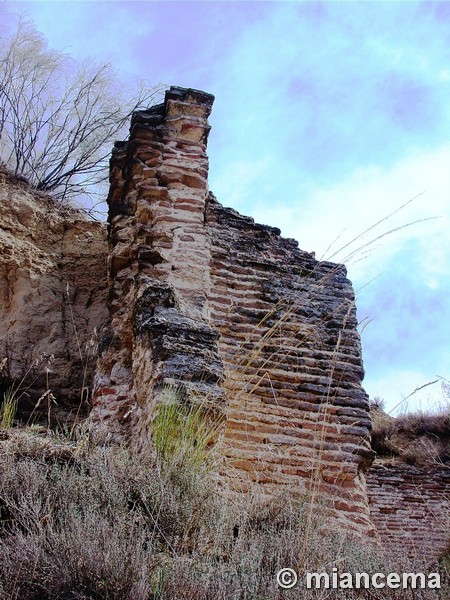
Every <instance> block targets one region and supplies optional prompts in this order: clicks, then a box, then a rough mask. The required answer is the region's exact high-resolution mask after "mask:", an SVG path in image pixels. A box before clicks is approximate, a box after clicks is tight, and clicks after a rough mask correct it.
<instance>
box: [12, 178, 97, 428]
mask: <svg viewBox="0 0 450 600" xmlns="http://www.w3.org/2000/svg"><path fill="white" fill-rule="evenodd" d="M107 250H108V248H107V244H106V228H105V226H104V224H102V223H95V222H92V221H89V220H88V219H86V218H85V216H84V215H83V214H82V213H81V212H79V211H77V210H70V209H68V208H63V207H61V206H60V205H58V204H57V203H55V202H54V201H52V199H51V198H50V197H48V196H45V195H43V194H39V193H37V192H36V191H35V190H33V189H32V188H31V187H30V186H28V185H25V184H23V183H22V184H20V183H18V182H17V181H15V180H14V178H13V177H11V176H9V175H8V174H7V173H6V172H0V362H1V360H2V359H3V358H4V357H5V356H6V357H7V358H8V362H7V365H6V370H4V371H3V372H2V373H1V374H0V386H1V385H4V386H5V387H8V385H10V383H11V380H18V381H20V380H21V379H22V377H23V376H24V375H26V374H28V375H27V376H26V377H25V381H24V384H23V385H22V389H23V388H24V387H28V386H30V387H29V388H28V389H27V390H26V394H25V393H24V394H22V395H21V396H20V401H19V414H20V415H21V416H23V417H26V418H28V415H29V414H30V413H31V412H32V411H33V410H35V406H36V403H37V399H38V398H39V397H40V396H41V395H42V394H43V393H44V392H45V391H46V390H47V389H48V388H49V389H51V391H52V393H53V395H54V396H55V397H56V402H57V404H53V405H52V407H51V408H52V411H51V414H52V415H53V416H54V417H58V418H59V419H60V421H61V422H63V421H64V420H65V419H67V418H68V413H71V414H72V416H75V414H77V413H78V414H79V413H80V412H81V414H83V413H85V412H86V411H87V408H88V404H87V402H86V401H87V400H88V397H89V391H90V386H91V382H92V376H93V371H94V367H95V357H94V356H93V354H94V353H95V343H94V339H93V336H94V332H95V330H96V329H98V328H99V327H100V326H101V324H102V323H103V321H104V320H105V319H106V318H107V309H106V296H107V281H106V256H107ZM91 341H92V344H91V343H90V342H91ZM50 356H52V357H53V358H52V359H51V360H50V361H49V360H48V359H49V357H50ZM47 369H48V373H47ZM5 372H6V377H5ZM2 391H3V390H2V389H0V398H1V392H2ZM42 404H43V402H41V405H42ZM45 412H46V411H45ZM33 414H34V415H35V416H36V412H34V413H33ZM37 414H39V411H38V413H37Z"/></svg>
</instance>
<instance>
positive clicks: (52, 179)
mask: <svg viewBox="0 0 450 600" xmlns="http://www.w3.org/2000/svg"><path fill="white" fill-rule="evenodd" d="M162 90H163V86H161V85H158V86H153V87H151V88H149V89H147V90H144V89H143V88H142V87H141V90H140V91H139V93H138V94H137V96H136V97H135V98H134V99H131V100H130V99H129V98H130V94H129V93H128V94H127V91H126V90H124V89H123V87H122V86H121V85H120V84H119V82H118V79H117V76H116V74H115V73H114V71H113V69H112V68H111V66H110V65H102V66H98V65H93V64H89V63H83V64H77V63H76V62H75V61H74V60H72V59H71V58H70V57H68V56H66V55H64V54H60V53H58V52H55V51H53V50H51V49H49V48H48V46H47V42H46V40H45V38H44V37H43V36H42V35H41V34H40V33H39V32H38V31H36V29H35V28H34V26H33V25H31V24H30V23H26V22H23V21H22V22H21V23H20V24H19V25H18V27H17V31H16V32H15V34H14V35H13V36H12V37H11V38H10V39H9V40H7V41H6V42H4V43H3V44H0V163H3V164H5V165H6V166H7V167H8V168H9V169H10V170H11V171H12V172H13V173H14V174H15V175H20V176H23V177H26V178H27V179H28V180H29V181H30V183H32V184H33V185H35V186H36V187H37V189H39V190H43V191H47V192H51V193H52V195H53V196H54V197H55V198H56V199H58V200H60V201H65V200H70V199H74V198H75V197H78V198H77V199H78V200H80V198H79V196H80V195H82V196H84V197H85V201H86V198H90V199H91V202H92V203H94V204H93V205H94V206H95V205H96V204H95V202H96V197H97V196H98V193H99V191H98V190H99V184H100V183H101V182H103V181H106V180H107V178H108V169H107V161H108V158H109V155H110V148H111V145H112V143H113V141H114V138H116V137H122V135H124V133H125V132H124V129H125V126H126V125H127V123H128V121H129V118H130V116H131V114H132V113H133V111H135V110H136V109H138V108H143V107H146V106H148V105H149V104H150V103H153V102H154V101H155V98H157V97H158V96H159V95H160V94H161V92H162Z"/></svg>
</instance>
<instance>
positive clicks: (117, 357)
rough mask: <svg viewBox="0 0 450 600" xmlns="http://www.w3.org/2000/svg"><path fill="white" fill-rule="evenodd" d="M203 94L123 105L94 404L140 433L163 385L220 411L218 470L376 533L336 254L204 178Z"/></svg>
mask: <svg viewBox="0 0 450 600" xmlns="http://www.w3.org/2000/svg"><path fill="white" fill-rule="evenodd" d="M212 102H213V97H212V96H210V95H209V94H205V93H203V92H199V91H196V90H185V89H181V88H171V89H170V90H169V91H168V92H167V93H166V98H165V102H164V104H162V105H158V106H156V107H153V108H152V109H149V110H148V111H142V112H139V113H136V114H135V116H134V117H133V121H132V125H131V132H130V140H129V141H128V142H127V143H119V144H117V145H116V148H115V151H114V154H113V158H112V161H111V191H110V196H109V206H110V225H111V229H110V237H109V242H110V251H111V258H110V264H109V273H110V299H109V314H110V322H109V324H108V326H107V327H105V329H104V331H103V336H102V342H101V347H102V354H101V358H100V361H99V364H98V370H97V375H96V392H95V408H94V411H93V419H94V420H96V421H99V422H102V423H104V424H106V426H107V427H108V429H109V431H110V432H111V433H112V434H113V435H114V436H116V437H117V438H118V439H121V438H124V437H125V438H129V439H130V440H131V441H132V442H133V443H134V444H136V443H137V444H140V445H142V444H144V443H145V442H146V441H148V440H149V435H150V433H151V424H152V419H153V418H154V416H155V412H156V410H157V408H158V405H159V403H160V402H164V401H166V400H167V389H170V386H173V385H176V386H177V387H178V390H181V393H180V391H179V392H178V395H179V396H181V398H180V397H179V398H178V399H179V400H183V399H189V398H190V399H191V400H192V401H194V400H196V399H199V398H202V399H203V401H205V399H206V402H208V404H209V405H210V406H212V407H213V408H214V410H215V411H217V412H218V413H220V414H223V415H224V416H225V418H226V425H225V427H224V433H223V437H222V439H221V440H220V441H219V447H220V448H221V450H222V452H223V455H224V457H225V459H226V462H225V465H224V473H226V475H227V477H228V478H229V479H230V480H231V484H232V485H233V486H234V487H236V488H239V489H242V488H244V489H248V488H249V487H251V486H252V485H253V484H256V485H258V486H259V488H260V489H261V490H267V492H268V493H272V492H273V491H274V490H280V489H282V488H283V486H288V487H289V489H290V490H293V489H294V490H297V491H298V492H299V493H304V492H306V491H309V492H310V493H313V494H315V495H316V498H317V500H318V501H320V502H321V501H324V503H326V504H327V506H328V507H329V509H330V511H331V512H332V514H333V515H334V516H335V517H336V518H337V519H339V522H340V523H341V524H343V525H345V526H346V527H350V528H353V529H357V530H358V531H363V532H364V533H371V534H373V533H374V530H373V527H372V525H371V523H370V519H369V511H368V506H367V499H366V496H365V488H364V482H365V472H366V469H367V466H368V465H369V464H370V462H371V458H372V452H371V450H370V445H369V430H370V419H369V417H368V401H367V396H366V394H365V392H364V390H363V389H362V387H361V379H362V377H363V367H362V360H361V347H360V341H359V336H358V334H357V331H356V316H355V305H354V295H353V290H352V286H351V283H350V282H349V281H348V280H347V279H346V273H345V268H344V267H343V266H340V265H335V264H331V263H326V262H318V261H316V260H315V259H314V257H313V256H312V255H310V254H308V253H306V252H302V251H300V250H299V249H298V245H297V243H296V242H295V241H293V240H289V239H284V238H282V237H281V236H280V232H279V230H277V229H274V228H271V227H266V226H262V225H257V224H255V223H254V221H253V220H252V219H250V218H247V217H242V216H241V215H239V214H238V213H236V212H235V211H233V210H230V209H225V208H223V207H222V206H221V205H220V204H219V203H218V202H217V201H216V200H215V198H214V197H213V196H212V195H211V194H210V193H209V192H208V185H207V171H208V159H207V156H206V140H207V136H208V132H209V125H208V122H207V118H208V116H209V113H210V111H211V107H212Z"/></svg>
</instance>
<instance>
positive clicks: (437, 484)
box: [367, 461, 450, 561]
mask: <svg viewBox="0 0 450 600" xmlns="http://www.w3.org/2000/svg"><path fill="white" fill-rule="evenodd" d="M449 490H450V467H448V466H445V465H442V466H430V468H428V469H423V468H418V467H414V466H410V465H407V464H401V463H396V462H392V461H391V462H390V461H387V462H381V461H380V462H378V461H375V463H374V465H373V466H372V468H371V469H370V471H369V473H368V476H367V492H368V496H369V506H370V514H371V517H372V520H373V522H374V524H375V526H376V527H377V530H378V532H379V534H380V537H381V541H382V543H383V545H384V546H385V547H387V548H389V549H391V550H392V551H393V552H394V553H398V552H406V553H407V554H408V555H409V556H410V557H411V558H413V557H416V556H418V557H422V558H424V559H425V560H428V561H431V560H433V559H435V558H438V557H439V556H440V555H441V554H443V553H444V552H445V551H447V552H448V551H449V549H450V493H449Z"/></svg>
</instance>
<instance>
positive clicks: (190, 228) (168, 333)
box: [93, 88, 225, 440]
mask: <svg viewBox="0 0 450 600" xmlns="http://www.w3.org/2000/svg"><path fill="white" fill-rule="evenodd" d="M212 103H213V97H212V96H211V95H209V94H205V93H203V92H198V91H195V90H181V89H180V88H172V89H171V90H170V91H169V92H167V93H166V98H165V102H164V104H163V105H159V106H156V107H154V108H152V109H150V110H149V111H146V112H139V113H136V114H135V115H134V118H133V121H132V126H131V134H130V141H129V142H128V144H126V145H123V144H120V145H119V146H118V147H117V148H116V151H115V154H114V155H113V159H112V164H111V166H112V169H111V192H110V197H109V206H110V223H111V231H110V245H111V261H110V277H111V294H110V303H109V308H110V316H111V321H110V324H109V327H108V328H107V329H106V330H105V332H104V337H103V339H104V343H103V353H102V358H101V360H100V362H99V369H98V374H97V378H96V406H95V410H94V414H93V416H94V418H95V419H99V420H102V421H107V422H109V424H110V429H111V430H112V431H114V433H116V434H117V435H118V436H121V435H123V432H124V431H125V432H127V433H130V432H131V435H132V438H133V440H136V439H138V438H139V433H138V431H142V430H143V431H144V433H143V436H144V437H145V435H146V434H145V432H146V431H147V429H148V427H149V424H150V422H151V420H152V418H153V416H154V408H155V406H156V404H157V403H158V398H159V397H160V395H161V394H164V393H165V388H166V387H167V386H168V385H171V384H176V385H177V386H178V387H181V390H182V393H183V394H185V395H187V396H191V397H192V396H199V395H205V394H207V395H208V398H209V400H210V401H211V403H213V404H214V406H215V407H217V409H218V410H221V405H222V404H223V402H224V400H225V394H224V392H223V390H222V388H221V387H220V383H221V381H222V379H223V369H222V364H221V361H220V358H219V355H218V348H217V338H218V333H217V332H216V331H214V330H213V329H212V328H211V327H210V325H209V318H208V315H209V309H208V296H209V289H210V276H209V256H210V249H209V234H208V232H207V229H206V228H205V202H206V196H207V173H208V159H207V156H206V140H207V137H208V133H209V125H208V122H207V118H208V116H209V113H210V111H211V106H212ZM127 423H128V424H127Z"/></svg>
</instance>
